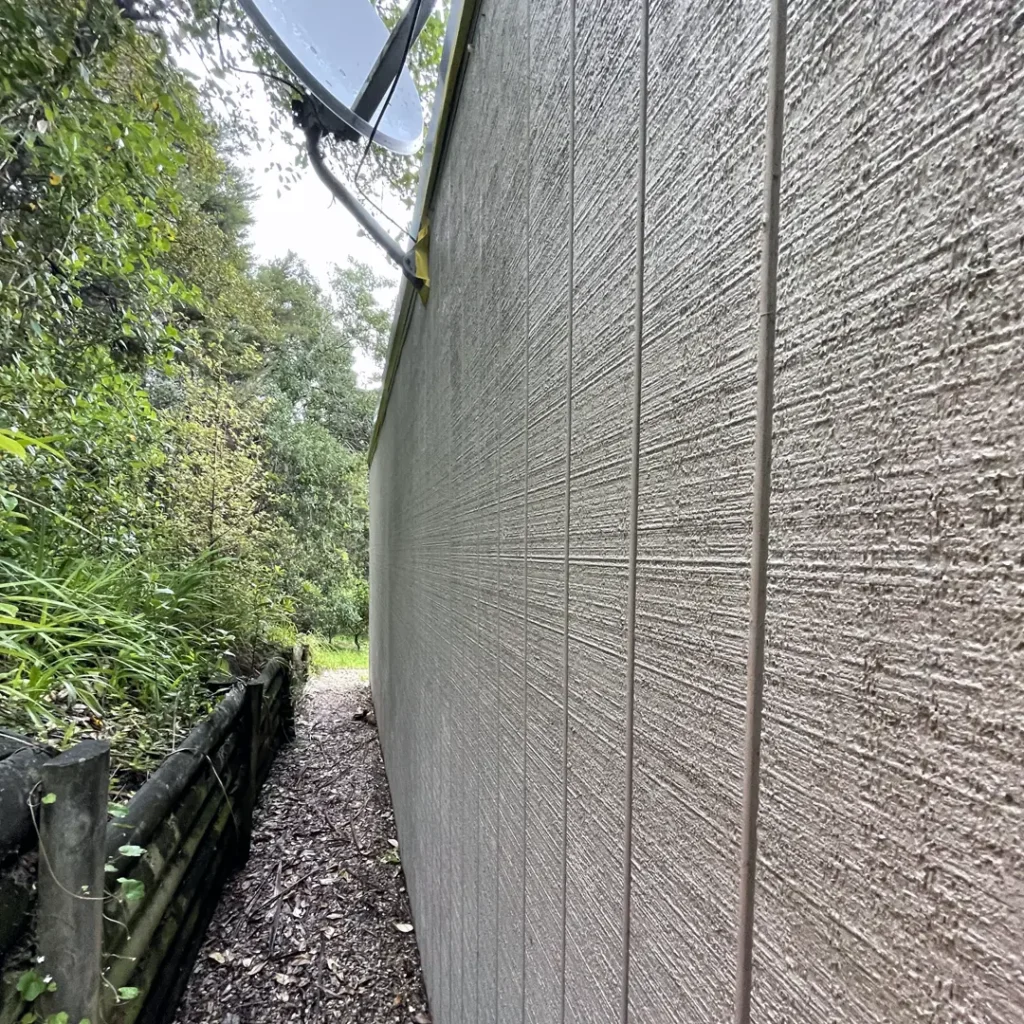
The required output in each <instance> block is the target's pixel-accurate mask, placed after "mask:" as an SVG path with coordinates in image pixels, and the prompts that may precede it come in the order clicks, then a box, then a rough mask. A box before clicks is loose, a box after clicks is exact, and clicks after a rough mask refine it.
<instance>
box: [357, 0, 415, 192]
mask: <svg viewBox="0 0 1024 1024" xmlns="http://www.w3.org/2000/svg"><path fill="white" fill-rule="evenodd" d="M422 4H423V0H416V8H415V10H413V12H412V17H411V18H410V19H409V38H408V39H406V41H405V52H404V53H403V54H402V63H401V65H400V66H399V69H398V74H397V75H395V80H394V81H393V82H392V83H391V88H390V89H388V94H387V96H385V97H384V102H383V104H381V108H380V113H378V114H377V119H376V121H374V124H373V130H372V131H371V132H370V137H369V138H368V139H367V140H366V147H365V148H364V149H363V155H362V156H361V157H360V158H359V166H358V167H357V168H356V176H355V184H356V185H358V184H359V175H360V173H361V172H362V169H363V164H364V163H365V161H366V155H367V154H368V153H369V152H370V147H371V146H372V145H373V140H374V138H375V137H376V135H377V129H378V128H379V127H380V123H381V121H382V120H383V119H384V115H385V114H386V113H387V109H388V104H389V103H390V102H391V97H392V96H394V95H395V89H396V88H398V80H399V79H400V78H401V77H402V69H403V68H404V67H405V62H406V61H407V60H408V59H409V53H410V51H411V50H412V43H413V39H414V38H415V36H416V21H417V19H418V18H419V16H420V7H421V6H422ZM417 95H418V93H417Z"/></svg>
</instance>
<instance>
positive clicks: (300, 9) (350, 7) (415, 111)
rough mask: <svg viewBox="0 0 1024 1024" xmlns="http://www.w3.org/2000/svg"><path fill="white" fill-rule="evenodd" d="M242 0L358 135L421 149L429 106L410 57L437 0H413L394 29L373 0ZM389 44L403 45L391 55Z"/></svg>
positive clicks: (299, 74)
mask: <svg viewBox="0 0 1024 1024" xmlns="http://www.w3.org/2000/svg"><path fill="white" fill-rule="evenodd" d="M241 2H242V6H243V7H244V8H245V10H246V11H247V12H248V14H249V16H250V17H251V18H252V20H253V21H254V22H255V23H256V26H257V27H258V28H259V30H260V32H261V33H262V34H263V36H264V37H265V38H266V40H267V42H269V43H270V45H271V46H272V47H273V48H274V50H275V52H276V53H277V55H278V56H279V57H280V58H281V60H282V61H283V62H284V63H285V64H286V65H287V67H288V69H289V70H290V71H291V72H292V73H293V74H294V75H295V77H296V78H298V79H299V81H300V82H302V84H303V85H305V86H306V88H307V89H309V91H310V93H312V95H313V96H314V97H315V98H316V99H317V100H319V101H320V103H322V104H323V106H324V107H325V108H326V109H327V110H328V111H330V113H331V114H333V115H334V116H335V117H336V118H337V119H338V120H339V121H340V122H341V123H342V124H343V125H345V126H346V127H347V128H349V129H351V134H350V135H349V137H350V138H355V137H356V135H362V136H363V137H364V138H369V137H370V136H371V135H372V136H373V141H374V142H377V143H380V145H382V146H384V147H385V148H387V149H390V150H393V151H394V152H396V153H415V152H416V150H417V149H418V148H419V145H420V141H421V140H422V138H423V111H422V108H421V106H420V94H419V92H418V91H417V89H416V84H415V83H414V82H413V80H412V75H410V74H409V72H408V71H407V70H406V69H405V68H404V67H402V58H403V57H404V55H405V50H406V49H407V47H408V46H409V45H411V42H412V40H415V38H416V36H418V35H419V33H420V31H421V30H422V28H423V25H424V24H425V23H426V20H427V18H429V17H430V12H431V10H432V9H433V6H434V5H433V0H429V2H428V0H420V2H419V3H416V0H413V3H412V4H410V6H409V9H408V10H407V11H406V12H405V14H404V15H403V16H402V18H401V19H400V21H399V22H398V24H397V25H396V26H395V29H394V31H393V32H391V33H390V36H389V33H388V30H387V27H386V26H385V25H384V22H383V21H381V20H380V15H379V14H377V11H376V9H375V8H374V6H373V5H372V3H370V0H241ZM416 8H418V16H417V15H416V14H415V13H413V11H414V9H416ZM410 21H412V22H417V23H418V24H413V25H412V29H413V35H412V40H410V39H409V28H410V24H409V23H410ZM389 51H396V52H395V53H394V54H393V57H392V59H391V60H390V61H388V62H385V61H384V60H383V59H382V58H385V57H387V56H391V54H390V53H389ZM396 78H397V82H396V81H395V79H396ZM392 85H394V90H393V91H391V87H392ZM389 91H391V95H390V99H388V92H389ZM385 100H387V108H386V109H385V110H384V111H383V116H380V115H381V110H380V108H381V106H382V104H383V103H384V102H385ZM378 118H379V124H378Z"/></svg>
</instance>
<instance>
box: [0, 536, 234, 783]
mask: <svg viewBox="0 0 1024 1024" xmlns="http://www.w3.org/2000/svg"><path fill="white" fill-rule="evenodd" d="M230 569H231V566H230V564H229V563H228V561H227V560H226V559H223V558H221V557H219V556H217V555H216V554H213V553H207V554H205V555H202V556H201V557H199V558H197V559H195V560H194V561H193V562H191V563H190V564H188V565H186V566H184V567H183V568H176V569H171V568H168V569H154V568H153V567H152V565H143V564H141V563H140V562H138V561H121V562H111V563H107V564H104V563H101V562H99V561H98V560H96V559H87V558H82V559H78V560H75V561H72V562H69V563H68V564H66V565H63V566H60V567H59V568H54V567H51V568H48V569H47V570H45V572H44V573H40V572H37V571H32V570H31V569H28V568H26V567H25V566H24V565H21V564H18V563H15V562H12V561H0V724H5V725H9V726H14V727H16V728H21V729H24V730H27V731H29V732H31V733H32V734H34V735H36V736H37V737H39V738H46V739H49V740H51V741H56V742H58V743H60V744H61V745H64V744H66V743H68V742H70V741H71V740H72V739H73V738H74V737H75V736H76V735H77V734H79V733H90V734H99V735H105V736H108V737H110V738H111V739H112V741H113V746H114V748H115V751H119V750H122V748H123V751H124V754H125V759H126V760H127V761H128V763H131V764H134V765H136V766H137V767H140V768H142V767H146V766H147V765H148V764H150V763H152V761H153V760H155V759H157V758H159V757H160V756H162V754H163V753H166V752H167V751H168V750H170V749H171V748H172V746H173V743H174V741H175V739H177V738H180V734H182V730H184V729H185V728H186V727H187V726H188V725H189V724H190V723H191V722H192V721H194V720H195V718H196V717H198V716H199V715H200V714H202V713H203V712H204V711H205V710H206V709H207V708H208V707H209V705H210V703H211V699H212V698H211V692H210V690H209V688H208V687H207V686H206V685H204V681H205V680H206V679H208V678H209V676H210V675H211V673H213V672H214V671H216V669H217V667H218V666H219V665H221V664H222V663H223V661H224V659H225V658H226V657H228V656H229V655H230V653H231V651H232V646H233V645H234V644H235V642H236V639H237V638H238V632H239V629H240V628H244V625H245V623H244V618H245V615H244V610H238V609H235V608H233V607H232V586H231V575H230Z"/></svg>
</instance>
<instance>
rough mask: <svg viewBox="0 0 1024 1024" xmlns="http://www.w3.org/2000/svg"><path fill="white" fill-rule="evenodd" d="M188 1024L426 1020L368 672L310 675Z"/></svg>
mask: <svg viewBox="0 0 1024 1024" xmlns="http://www.w3.org/2000/svg"><path fill="white" fill-rule="evenodd" d="M296 718H297V721H296V732H297V738H296V740H295V742H294V743H293V744H291V745H290V746H289V747H286V748H285V749H284V750H282V751H281V753H280V754H279V755H278V758H277V761H276V762H275V764H274V766H273V768H272V770H271V773H270V777H269V778H268V780H267V784H266V785H265V786H264V788H263V794H262V796H261V798H260V806H259V808H258V809H257V812H256V819H255V825H254V830H253V845H252V854H251V855H250V857H249V862H248V864H247V865H246V866H245V868H244V870H243V871H241V872H240V873H239V874H238V875H236V876H235V877H234V878H232V879H231V880H230V881H229V882H228V884H227V887H226V888H225V890H224V895H223V897H222V899H221V903H220V905H219V907H218V908H217V913H216V915H215V916H214V919H213V923H212V924H211V925H210V930H209V933H208V935H207V937H206V942H205V943H204V945H203V948H202V950H201V951H200V953H199V957H198V959H197V961H196V967H195V972H194V973H193V975H192V978H191V980H190V982H189V986H188V989H187V990H186V993H185V997H184V1000H183V1001H182V1004H181V1006H180V1007H179V1010H178V1016H177V1021H178V1024H264V1022H266V1024H284V1022H286V1021H288V1022H291V1021H304V1022H313V1024H319V1022H321V1021H323V1022H325V1024H326V1022H327V1021H331V1022H338V1024H389V1022H395V1024H409V1022H415V1024H428V1022H429V1021H430V1018H429V1016H428V1015H427V1009H426V1001H425V997H424V994H423V982H422V976H421V974H420V962H419V954H418V952H417V949H416V942H415V937H414V936H413V935H412V934H411V925H410V921H411V917H410V915H409V901H408V897H407V895H406V892H405V878H404V876H403V874H402V868H401V865H400V864H399V861H398V853H397V849H396V847H397V845H398V844H397V839H396V834H395V824H394V816H393V814H392V811H391V798H390V795H389V793H388V786H387V780H386V779H385V776H384V766H383V763H382V761H381V755H380V746H379V744H378V742H377V729H376V725H375V722H374V717H373V711H372V705H371V703H370V690H369V687H368V686H367V682H366V673H365V672H361V671H358V670H339V671H333V672H324V673H321V674H320V675H319V676H317V677H315V678H313V679H311V680H310V682H309V684H308V685H307V688H306V693H305V695H304V697H303V700H302V702H301V705H300V707H299V709H298V713H297V716H296Z"/></svg>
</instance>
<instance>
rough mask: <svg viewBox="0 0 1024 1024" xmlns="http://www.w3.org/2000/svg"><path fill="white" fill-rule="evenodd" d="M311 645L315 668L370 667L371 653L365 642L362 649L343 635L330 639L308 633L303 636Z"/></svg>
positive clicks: (304, 640)
mask: <svg viewBox="0 0 1024 1024" xmlns="http://www.w3.org/2000/svg"><path fill="white" fill-rule="evenodd" d="M301 639H302V641H303V642H304V643H306V644H308V645H309V651H310V655H311V657H312V661H313V667H314V668H315V669H335V668H362V669H365V668H369V665H370V653H369V651H368V650H367V649H366V646H365V644H364V645H363V647H362V648H361V649H360V650H356V646H355V644H354V643H352V642H351V641H347V640H345V639H343V638H341V637H336V638H335V639H334V640H328V639H327V637H325V636H323V635H321V634H319V633H307V634H305V635H303V636H302V637H301Z"/></svg>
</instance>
